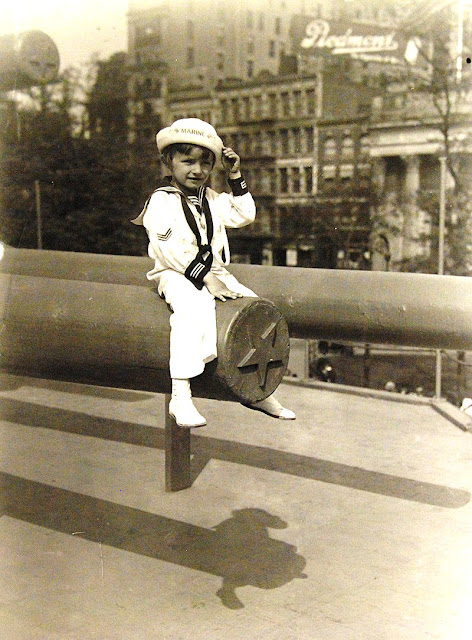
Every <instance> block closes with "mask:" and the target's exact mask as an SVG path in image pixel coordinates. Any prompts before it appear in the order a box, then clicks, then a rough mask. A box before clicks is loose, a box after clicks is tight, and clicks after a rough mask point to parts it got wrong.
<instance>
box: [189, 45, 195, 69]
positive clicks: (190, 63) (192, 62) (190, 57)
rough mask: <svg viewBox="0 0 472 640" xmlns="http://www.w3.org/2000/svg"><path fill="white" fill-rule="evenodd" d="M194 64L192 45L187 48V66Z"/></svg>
mask: <svg viewBox="0 0 472 640" xmlns="http://www.w3.org/2000/svg"><path fill="white" fill-rule="evenodd" d="M194 64H195V50H194V48H193V47H188V49H187V67H193V66H194Z"/></svg>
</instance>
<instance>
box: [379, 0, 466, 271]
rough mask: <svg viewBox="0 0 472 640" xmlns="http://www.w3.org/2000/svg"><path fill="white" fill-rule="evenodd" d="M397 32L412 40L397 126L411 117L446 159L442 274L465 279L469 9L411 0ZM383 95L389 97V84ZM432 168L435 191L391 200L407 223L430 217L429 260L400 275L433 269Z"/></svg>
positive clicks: (400, 83) (399, 88)
mask: <svg viewBox="0 0 472 640" xmlns="http://www.w3.org/2000/svg"><path fill="white" fill-rule="evenodd" d="M397 28H398V31H399V32H400V33H402V34H403V35H404V36H405V37H406V38H408V39H409V41H410V43H412V47H413V49H414V51H413V54H415V53H416V56H414V55H413V57H412V60H411V61H412V62H415V64H412V65H411V66H410V67H409V68H408V69H407V70H406V71H403V72H402V73H400V74H399V75H398V77H397V85H396V93H395V95H396V98H395V99H396V100H397V105H400V106H399V107H398V112H397V119H398V120H399V121H401V120H403V122H407V121H408V120H409V121H412V120H416V121H418V122H419V123H421V124H422V125H423V126H424V127H425V128H426V127H428V128H429V130H430V131H432V132H434V130H436V131H437V132H438V133H439V137H438V148H437V155H438V156H439V155H443V156H444V157H445V158H446V166H447V170H448V175H449V178H448V193H447V214H448V215H447V229H446V231H447V235H446V241H447V242H446V254H445V256H446V262H445V267H446V272H448V273H456V274H471V275H472V271H471V268H470V266H471V263H472V259H471V257H472V235H471V228H470V211H469V209H468V207H467V206H465V204H466V203H468V202H470V200H471V199H472V192H471V187H470V185H469V183H470V180H469V176H470V170H471V169H472V162H471V159H472V135H471V130H472V118H471V114H472V85H471V75H472V74H471V69H470V67H468V66H467V65H464V64H463V63H464V61H465V58H466V56H467V55H470V43H471V37H470V36H471V35H472V13H471V7H470V6H469V9H468V11H465V5H464V3H463V2H461V0H456V1H455V2H451V1H450V0H434V2H433V0H422V1H421V0H420V2H415V3H413V2H411V3H410V10H409V12H408V13H407V15H406V17H405V18H404V19H403V20H402V21H400V22H399V23H398V25H397ZM411 53H412V52H411V51H410V54H411ZM415 57H416V60H414V58H415ZM389 90H390V93H394V90H393V89H392V87H390V88H389ZM433 138H434V135H433ZM436 167H437V170H438V177H437V181H436V186H435V187H434V188H431V189H430V190H429V191H427V192H425V191H424V190H423V191H422V192H420V193H419V194H417V196H415V198H414V201H412V202H403V203H398V211H400V210H401V208H402V207H404V208H405V217H406V218H407V217H408V215H411V209H412V208H416V211H417V212H421V211H423V212H427V213H428V214H429V216H430V219H431V225H430V226H431V233H430V234H429V238H428V233H423V240H424V241H425V242H427V243H429V244H430V245H431V247H432V251H431V253H430V255H425V256H419V257H417V258H413V259H408V260H406V261H405V264H404V265H403V268H404V269H405V270H410V271H411V270H421V271H427V272H436V270H437V264H438V262H437V252H436V251H435V249H436V247H437V244H438V240H437V237H438V236H437V232H438V220H439V162H437V163H436ZM385 205H386V203H385V202H382V203H381V205H380V208H378V210H377V211H376V213H377V214H379V213H382V208H384V209H385ZM400 217H401V216H400ZM394 225H395V221H394ZM391 231H392V230H391ZM392 235H395V234H394V233H393V234H392ZM420 239H421V238H420Z"/></svg>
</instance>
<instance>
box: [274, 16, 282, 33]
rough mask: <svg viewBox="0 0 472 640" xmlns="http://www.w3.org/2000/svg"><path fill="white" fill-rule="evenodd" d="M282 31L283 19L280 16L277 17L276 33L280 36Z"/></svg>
mask: <svg viewBox="0 0 472 640" xmlns="http://www.w3.org/2000/svg"><path fill="white" fill-rule="evenodd" d="M280 33H281V20H280V18H276V19H275V34H276V35H277V36H279V35H280Z"/></svg>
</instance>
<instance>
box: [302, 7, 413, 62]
mask: <svg viewBox="0 0 472 640" xmlns="http://www.w3.org/2000/svg"><path fill="white" fill-rule="evenodd" d="M291 37H292V42H293V46H294V51H296V52H297V53H299V54H302V55H310V54H311V55H313V54H318V55H349V56H351V57H354V58H358V59H361V60H366V61H373V62H385V63H391V64H404V63H405V62H409V63H410V64H414V63H415V62H416V60H417V57H418V50H419V46H418V45H419V42H418V40H417V39H416V38H410V39H407V38H405V37H403V36H401V35H399V34H397V33H396V32H395V30H394V29H388V28H385V27H381V26H378V25H365V24H353V23H349V22H347V21H341V20H339V21H334V20H333V21H331V20H330V21H328V20H322V19H320V18H310V17H309V16H294V18H293V19H292V25H291Z"/></svg>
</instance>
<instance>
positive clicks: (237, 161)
mask: <svg viewBox="0 0 472 640" xmlns="http://www.w3.org/2000/svg"><path fill="white" fill-rule="evenodd" d="M221 162H222V164H223V169H224V170H225V171H227V172H228V173H229V175H230V177H231V178H239V177H240V175H241V174H240V170H241V158H240V157H239V156H238V154H237V153H236V151H233V149H231V147H223V151H222V152H221Z"/></svg>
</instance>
